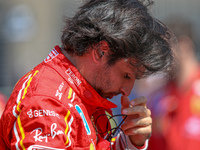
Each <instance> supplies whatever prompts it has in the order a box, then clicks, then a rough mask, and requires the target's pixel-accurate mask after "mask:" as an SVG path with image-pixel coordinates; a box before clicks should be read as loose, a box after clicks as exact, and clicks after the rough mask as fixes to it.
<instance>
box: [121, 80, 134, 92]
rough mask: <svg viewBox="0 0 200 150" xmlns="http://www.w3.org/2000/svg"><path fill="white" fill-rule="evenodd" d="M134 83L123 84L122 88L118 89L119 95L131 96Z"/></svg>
mask: <svg viewBox="0 0 200 150" xmlns="http://www.w3.org/2000/svg"><path fill="white" fill-rule="evenodd" d="M134 83H135V81H132V82H127V83H124V84H123V85H122V87H121V88H120V92H121V94H122V95H123V96H129V95H130V94H131V91H132V88H133V86H134Z"/></svg>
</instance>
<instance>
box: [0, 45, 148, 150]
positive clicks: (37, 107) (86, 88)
mask: <svg viewBox="0 0 200 150" xmlns="http://www.w3.org/2000/svg"><path fill="white" fill-rule="evenodd" d="M113 107H116V105H115V104H113V103H112V102H110V101H108V100H107V99H104V98H102V97H101V96H100V95H99V94H98V93H97V92H96V91H95V90H94V89H93V88H92V87H91V85H90V84H89V83H88V82H87V81H86V80H85V79H84V78H83V77H82V76H81V75H80V73H79V72H78V70H77V69H76V68H75V66H73V65H72V64H71V62H70V61H69V60H68V59H67V58H66V57H65V56H64V55H63V54H62V52H61V50H60V48H59V46H56V47H55V48H54V49H53V50H52V51H51V52H50V53H49V55H48V57H47V58H46V59H45V60H44V61H43V62H42V63H41V64H39V65H37V66H36V67H35V68H34V69H33V70H31V71H30V72H29V73H27V74H26V75H25V76H23V77H22V78H21V79H20V80H19V81H18V83H17V84H16V85H15V88H14V90H13V92H12V94H11V96H10V98H9V100H8V103H7V105H6V108H5V111H4V113H3V115H2V118H1V121H0V149H5V150H7V149H13V150H26V149H28V150H38V149H40V150H41V149H45V150H47V149H48V150H66V149H67V150H72V149H74V150H99V149H102V150H103V149H104V150H106V149H111V148H110V146H111V145H112V149H117V150H118V149H125V148H124V144H123V140H122V139H124V136H123V134H122V132H121V133H119V134H118V135H117V136H116V138H112V140H111V141H112V142H108V141H107V140H105V139H104V138H103V137H104V135H105V134H104V135H102V134H100V132H104V131H103V130H104V129H105V128H106V126H108V128H112V125H111V124H110V123H109V125H107V120H108V117H107V116H102V117H104V118H100V117H99V120H98V121H95V119H96V118H97V117H98V116H99V115H101V114H110V115H112V112H111V108H113ZM97 129H98V130H97ZM108 130H109V129H108ZM97 131H98V132H97ZM127 141H128V144H129V148H131V149H134V150H137V149H146V147H147V145H148V144H147V142H148V141H147V142H146V143H145V146H143V147H141V148H136V147H134V146H133V145H132V144H131V142H130V140H129V138H127Z"/></svg>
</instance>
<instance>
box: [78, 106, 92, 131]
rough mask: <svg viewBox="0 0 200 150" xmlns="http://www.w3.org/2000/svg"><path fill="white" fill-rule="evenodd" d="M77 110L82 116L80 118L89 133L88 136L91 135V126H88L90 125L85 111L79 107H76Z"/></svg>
mask: <svg viewBox="0 0 200 150" xmlns="http://www.w3.org/2000/svg"><path fill="white" fill-rule="evenodd" d="M75 108H76V110H77V111H78V113H79V114H80V116H81V118H82V120H83V124H84V126H85V130H86V132H87V135H90V134H91V131H90V127H89V125H88V123H87V121H86V119H85V116H84V114H83V111H82V110H81V108H80V107H79V106H78V105H76V106H75Z"/></svg>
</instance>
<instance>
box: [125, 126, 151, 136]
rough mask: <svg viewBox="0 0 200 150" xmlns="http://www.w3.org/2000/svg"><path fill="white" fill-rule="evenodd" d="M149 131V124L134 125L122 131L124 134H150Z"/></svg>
mask: <svg viewBox="0 0 200 150" xmlns="http://www.w3.org/2000/svg"><path fill="white" fill-rule="evenodd" d="M151 132H152V129H151V126H150V125H149V126H145V127H135V128H129V129H127V130H124V133H125V134H126V135H149V134H151Z"/></svg>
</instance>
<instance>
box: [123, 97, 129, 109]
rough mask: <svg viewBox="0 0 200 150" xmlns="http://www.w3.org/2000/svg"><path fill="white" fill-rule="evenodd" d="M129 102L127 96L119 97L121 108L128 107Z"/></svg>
mask: <svg viewBox="0 0 200 150" xmlns="http://www.w3.org/2000/svg"><path fill="white" fill-rule="evenodd" d="M129 104H130V100H129V98H128V96H122V97H121V105H122V109H124V108H128V107H129Z"/></svg>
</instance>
